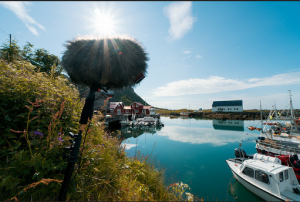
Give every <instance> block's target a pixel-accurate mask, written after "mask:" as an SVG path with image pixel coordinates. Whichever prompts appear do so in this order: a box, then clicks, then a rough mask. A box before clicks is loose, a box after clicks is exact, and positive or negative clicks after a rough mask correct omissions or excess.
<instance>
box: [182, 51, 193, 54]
mask: <svg viewBox="0 0 300 202" xmlns="http://www.w3.org/2000/svg"><path fill="white" fill-rule="evenodd" d="M191 52H192V51H183V52H182V53H183V54H189V53H191Z"/></svg>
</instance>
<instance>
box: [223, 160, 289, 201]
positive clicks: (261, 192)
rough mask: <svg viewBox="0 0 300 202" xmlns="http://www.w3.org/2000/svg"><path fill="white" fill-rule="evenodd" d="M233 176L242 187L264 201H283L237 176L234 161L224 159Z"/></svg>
mask: <svg viewBox="0 0 300 202" xmlns="http://www.w3.org/2000/svg"><path fill="white" fill-rule="evenodd" d="M226 162H227V164H228V166H229V168H230V170H231V172H232V174H233V176H234V178H235V179H236V180H237V181H239V182H240V183H241V184H242V185H243V186H244V187H246V188H247V189H248V190H249V191H251V192H252V193H253V194H255V195H257V196H259V197H260V198H262V199H264V200H265V201H284V200H283V199H281V198H279V197H276V196H274V195H271V194H269V193H268V192H266V191H264V190H263V189H261V188H259V187H257V186H255V185H253V184H251V183H250V182H248V181H247V180H245V179H244V178H243V177H241V176H239V175H238V173H237V169H236V168H235V167H236V166H235V163H234V162H231V161H229V160H226Z"/></svg>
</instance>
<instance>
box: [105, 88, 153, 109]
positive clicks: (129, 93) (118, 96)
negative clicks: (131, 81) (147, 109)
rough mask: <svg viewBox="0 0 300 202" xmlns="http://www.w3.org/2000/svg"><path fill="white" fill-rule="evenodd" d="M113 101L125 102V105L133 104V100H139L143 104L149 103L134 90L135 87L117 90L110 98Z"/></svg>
mask: <svg viewBox="0 0 300 202" xmlns="http://www.w3.org/2000/svg"><path fill="white" fill-rule="evenodd" d="M110 101H111V102H123V103H124V105H125V106H129V105H131V104H132V103H133V102H139V103H141V104H143V105H149V104H148V103H147V102H145V101H144V100H143V98H141V97H140V96H139V95H138V94H136V93H135V92H134V89H133V88H129V87H128V88H123V89H121V90H115V91H114V96H113V97H112V98H111V99H110Z"/></svg>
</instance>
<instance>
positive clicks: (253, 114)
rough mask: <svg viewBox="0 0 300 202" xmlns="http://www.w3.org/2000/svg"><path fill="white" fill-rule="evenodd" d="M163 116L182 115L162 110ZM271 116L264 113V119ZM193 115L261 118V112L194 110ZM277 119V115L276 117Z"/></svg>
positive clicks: (244, 118) (224, 117)
mask: <svg viewBox="0 0 300 202" xmlns="http://www.w3.org/2000/svg"><path fill="white" fill-rule="evenodd" d="M160 115H161V116H171V115H172V116H177V117H180V113H178V112H170V113H168V112H162V113H160ZM268 116H269V112H268V113H266V112H264V113H263V114H262V119H263V120H266V119H267V118H268ZM188 117H189V118H191V117H194V118H195V117H199V118H200V117H201V118H209V119H223V120H226V119H227V120H260V119H261V114H260V112H259V111H258V112H211V111H210V112H207V111H206V112H192V113H190V114H189V116H188ZM274 119H275V117H274Z"/></svg>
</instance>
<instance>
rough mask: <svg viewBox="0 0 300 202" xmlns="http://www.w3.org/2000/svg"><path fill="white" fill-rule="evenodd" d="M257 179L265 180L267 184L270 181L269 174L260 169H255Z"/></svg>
mask: <svg viewBox="0 0 300 202" xmlns="http://www.w3.org/2000/svg"><path fill="white" fill-rule="evenodd" d="M255 179H257V180H258V181H260V182H264V183H266V184H269V183H270V181H269V176H268V175H267V174H266V173H264V172H263V171H260V170H256V171H255Z"/></svg>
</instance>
